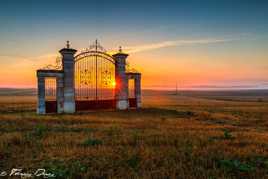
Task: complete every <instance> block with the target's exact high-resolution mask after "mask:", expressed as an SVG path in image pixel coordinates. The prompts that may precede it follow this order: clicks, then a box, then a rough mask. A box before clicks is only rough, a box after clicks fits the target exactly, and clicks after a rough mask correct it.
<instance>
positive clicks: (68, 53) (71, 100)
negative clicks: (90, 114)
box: [59, 41, 76, 113]
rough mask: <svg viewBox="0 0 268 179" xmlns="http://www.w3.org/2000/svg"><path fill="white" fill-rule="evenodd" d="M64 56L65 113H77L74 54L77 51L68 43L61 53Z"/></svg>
mask: <svg viewBox="0 0 268 179" xmlns="http://www.w3.org/2000/svg"><path fill="white" fill-rule="evenodd" d="M59 52H60V53H61V55H62V65H63V73H64V80H63V84H64V88H63V93H64V103H63V111H64V112H65V113H74V112H75V87H74V54H75V53H76V50H75V49H72V48H70V45H69V42H68V41H67V47H66V48H63V49H61V50H60V51H59Z"/></svg>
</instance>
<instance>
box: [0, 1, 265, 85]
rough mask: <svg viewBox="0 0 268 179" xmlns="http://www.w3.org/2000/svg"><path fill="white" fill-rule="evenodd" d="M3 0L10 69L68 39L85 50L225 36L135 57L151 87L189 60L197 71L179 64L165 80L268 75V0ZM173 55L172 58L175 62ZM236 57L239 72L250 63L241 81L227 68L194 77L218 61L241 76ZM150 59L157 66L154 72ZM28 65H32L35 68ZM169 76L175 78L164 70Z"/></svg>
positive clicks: (0, 35)
mask: <svg viewBox="0 0 268 179" xmlns="http://www.w3.org/2000/svg"><path fill="white" fill-rule="evenodd" d="M0 3H1V4H0V24H1V28H0V41H1V44H0V47H1V48H0V65H1V66H2V67H3V66H4V67H7V68H8V67H13V68H15V66H16V65H15V64H16V63H17V62H20V61H21V59H22V58H23V59H24V58H25V59H34V58H37V57H42V56H48V54H53V53H57V51H58V50H59V49H60V48H61V47H62V46H63V45H64V43H65V41H66V40H70V41H71V44H72V45H73V46H74V47H75V48H77V49H81V48H84V47H86V46H87V45H88V43H89V41H94V40H95V39H96V38H98V39H99V40H100V41H101V43H102V44H103V45H104V46H105V47H106V48H108V49H115V48H117V47H118V46H119V45H122V46H123V47H135V48H140V47H143V46H148V45H149V46H150V47H151V46H154V45H155V44H165V43H166V42H167V41H180V40H188V41H191V42H192V41H194V42H195V41H198V40H209V39H214V40H223V39H225V40H226V42H223V43H209V44H198V43H197V44H196V43H191V44H187V45H181V44H180V43H175V45H171V46H165V45H164V46H161V47H160V48H152V49H150V48H149V50H144V51H140V52H137V53H133V54H131V58H130V61H131V63H132V64H133V65H135V66H137V67H139V68H140V69H141V71H142V72H143V73H145V79H147V84H148V86H150V85H151V86H153V85H158V83H160V82H159V81H155V80H153V79H154V77H153V76H156V77H155V78H159V76H160V74H159V73H157V72H156V71H159V72H160V71H162V72H163V71H165V70H167V69H169V67H172V68H176V67H177V68H178V69H181V68H183V67H182V65H186V66H187V67H188V68H190V64H191V65H192V66H194V67H195V68H196V70H195V71H189V72H188V73H187V72H183V73H182V74H180V73H176V69H173V70H171V71H173V72H174V74H173V75H172V76H176V78H174V77H173V80H170V81H169V82H168V83H166V84H164V86H165V85H166V86H170V85H172V84H174V83H175V81H176V79H184V80H185V84H189V85H195V84H196V85H207V84H214V83H215V81H217V82H219V81H220V82H221V83H223V84H226V82H227V83H230V84H233V83H238V82H240V83H239V84H241V85H242V84H244V83H245V84H249V83H254V84H262V83H266V81H268V79H267V78H266V77H264V76H265V75H267V74H268V73H267V72H265V71H263V69H262V70H261V68H264V67H268V62H267V60H265V59H268V54H267V50H268V41H267V40H268V23H267V17H268V1H265V0H254V1H253V0H232V1H231V0H187V1H186V0H177V1H168V0H166V1H127V0H125V1H79V0H78V1H66V0H65V1H56V0H55V1H49V0H47V1H38V0H34V1H27V0H25V1H16V0H14V1H4V0H1V2H0ZM230 39H231V40H230ZM167 58H168V59H170V61H168V62H167ZM144 59H146V60H147V62H144ZM202 59H204V60H203V61H201V60H202ZM253 59H254V60H253ZM41 61H42V62H41ZM50 61H51V60H49V59H48V60H47V62H50ZM31 62H32V63H33V67H38V65H42V63H45V62H46V60H45V59H42V60H39V62H37V61H33V60H32V61H31ZM154 63H155V64H156V65H155V67H154ZM161 63H166V64H167V69H166V68H163V67H161ZM230 63H233V64H234V65H236V66H237V67H240V68H241V69H238V71H239V70H240V71H241V70H242V69H247V70H246V71H243V70H242V71H243V73H245V74H244V75H243V74H242V72H241V74H237V76H239V78H235V79H232V78H231V77H229V78H227V77H226V78H223V77H222V76H224V73H223V74H218V76H219V79H218V80H216V79H214V77H211V80H209V79H210V76H209V75H205V76H204V77H202V78H203V80H200V79H199V80H194V76H202V75H199V74H198V73H203V71H202V70H201V71H200V69H201V68H203V69H206V70H204V71H208V70H211V69H213V66H214V67H215V70H216V72H217V71H218V70H219V69H223V71H225V72H226V71H228V74H227V72H226V74H225V75H227V76H228V75H229V76H236V69H235V68H230V67H229V66H230ZM28 65H30V63H29V64H28ZM150 65H152V67H154V68H155V69H156V70H148V67H149V66H150ZM159 66H160V67H159ZM174 66H175V67H174ZM226 66H228V68H227V67H226ZM244 67H245V68H244ZM24 68H25V70H24V71H26V68H27V66H25V67H24ZM29 69H31V70H32V68H30V67H29ZM240 71H239V72H240ZM260 71H261V72H260ZM247 72H249V73H247ZM253 72H254V73H253ZM32 73H33V74H34V71H33V72H32ZM21 74H23V72H21ZM146 75H147V76H146ZM187 75H188V76H191V78H190V77H189V78H187ZM243 76H245V77H243ZM267 76H268V75H267ZM161 78H163V79H165V78H170V77H169V76H164V77H163V75H162V76H161ZM33 79H34V77H31V82H27V83H25V85H24V86H27V85H29V84H32V83H34V82H33ZM162 81H165V80H162ZM161 83H162V82H161ZM2 85H3V86H8V85H9V83H8V81H6V80H5V83H2Z"/></svg>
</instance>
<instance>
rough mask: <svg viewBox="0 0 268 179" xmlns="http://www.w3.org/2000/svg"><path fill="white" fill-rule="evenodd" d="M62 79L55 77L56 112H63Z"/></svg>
mask: <svg viewBox="0 0 268 179" xmlns="http://www.w3.org/2000/svg"><path fill="white" fill-rule="evenodd" d="M63 87H64V79H63V77H62V76H61V77H57V113H63V112H64V88H63Z"/></svg>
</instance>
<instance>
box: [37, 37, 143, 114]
mask: <svg viewBox="0 0 268 179" xmlns="http://www.w3.org/2000/svg"><path fill="white" fill-rule="evenodd" d="M59 52H60V53H61V55H62V58H61V65H60V63H59V61H58V62H57V65H56V66H52V65H50V66H49V67H48V68H45V69H40V70H37V78H38V106H37V113H39V114H45V113H49V112H57V113H63V112H64V113H74V112H75V111H79V110H89V109H96V108H116V109H118V110H124V109H128V108H130V107H137V108H139V107H141V85H140V82H141V74H140V73H138V72H137V71H134V70H133V69H131V68H129V67H128V65H127V62H126V59H127V57H128V54H126V53H124V52H123V51H122V48H121V47H119V51H118V52H117V53H116V54H114V55H109V54H108V53H107V52H106V50H105V49H104V48H103V47H102V46H101V45H100V44H99V42H98V41H97V40H96V41H95V42H94V44H92V45H90V46H89V48H87V49H85V50H83V51H81V52H80V53H78V54H76V52H77V51H76V50H75V49H72V48H71V47H70V43H69V41H67V44H66V48H63V49H61V50H60V51H59ZM130 69H131V70H130ZM45 78H55V79H56V87H55V88H56V101H46V98H45V94H46V93H45V90H46V88H45V86H46V84H45ZM129 79H134V82H135V85H134V86H135V98H129V95H128V80H129Z"/></svg>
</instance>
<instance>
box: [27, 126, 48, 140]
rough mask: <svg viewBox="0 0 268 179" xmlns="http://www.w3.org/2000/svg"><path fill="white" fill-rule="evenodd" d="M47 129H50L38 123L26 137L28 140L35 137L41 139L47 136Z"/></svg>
mask: <svg viewBox="0 0 268 179" xmlns="http://www.w3.org/2000/svg"><path fill="white" fill-rule="evenodd" d="M47 130H48V129H47V127H46V126H45V125H42V124H38V125H37V126H35V128H34V129H33V130H32V131H31V132H30V133H27V134H26V139H27V140H32V139H33V138H35V139H36V138H37V139H41V138H42V137H44V136H45V134H46V133H47Z"/></svg>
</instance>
